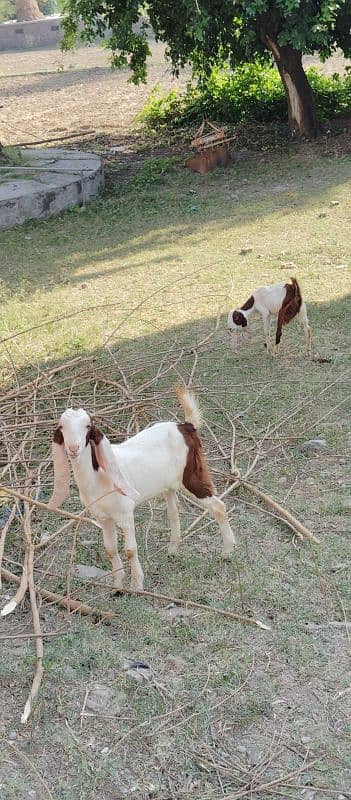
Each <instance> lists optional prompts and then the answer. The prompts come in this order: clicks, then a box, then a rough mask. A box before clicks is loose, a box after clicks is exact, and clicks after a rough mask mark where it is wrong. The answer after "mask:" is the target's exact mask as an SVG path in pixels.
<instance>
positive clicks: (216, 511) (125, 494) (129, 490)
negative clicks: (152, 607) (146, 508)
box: [49, 387, 236, 589]
mask: <svg viewBox="0 0 351 800" xmlns="http://www.w3.org/2000/svg"><path fill="white" fill-rule="evenodd" d="M177 396H178V399H179V401H180V404H181V406H182V408H183V411H184V416H185V422H183V423H179V424H178V423H176V422H157V423H155V424H154V425H152V426H151V427H149V428H145V429H144V430H143V431H141V432H140V433H138V434H136V436H133V437H131V438H130V439H127V440H126V441H124V442H122V444H118V445H117V444H110V442H109V440H108V439H107V437H106V436H104V434H103V433H102V432H101V431H100V430H99V429H98V428H97V427H96V425H95V424H94V422H93V421H92V419H91V417H90V416H89V414H87V412H86V411H84V410H83V409H81V408H80V409H71V408H70V409H67V411H64V413H63V414H62V416H61V418H60V421H59V424H58V427H57V428H56V430H55V433H54V441H53V445H52V452H53V463H54V490H53V494H52V497H51V500H50V503H49V505H50V507H51V508H57V507H58V506H60V505H61V504H62V503H63V502H64V500H66V499H67V497H68V495H69V481H70V465H69V462H70V463H71V466H72V469H73V474H74V478H75V481H76V484H77V486H78V489H79V494H80V499H81V501H82V503H83V505H84V506H85V507H86V508H87V509H88V510H89V511H90V512H91V514H92V515H93V516H94V518H95V519H97V521H98V522H99V523H100V525H101V528H102V533H103V538H104V545H105V548H106V552H107V555H108V557H109V559H110V561H111V564H112V573H113V585H114V587H115V588H116V589H119V588H121V586H122V581H123V577H124V570H123V565H122V561H121V559H120V556H119V554H118V545H117V531H116V528H117V527H118V528H120V529H121V531H122V533H123V536H124V549H125V553H126V556H127V558H128V560H129V562H130V569H131V587H132V588H133V589H142V588H143V579H144V575H143V570H142V567H141V564H140V561H139V558H138V550H137V543H136V538H135V528H134V509H135V507H136V506H137V505H139V504H140V503H143V502H145V501H147V500H150V499H151V498H153V497H156V496H158V495H161V494H162V495H164V497H165V500H166V504H167V516H168V521H169V524H170V528H171V536H170V542H169V553H170V554H175V553H176V552H177V550H178V548H179V545H180V540H181V537H180V520H179V514H178V508H177V495H176V492H177V491H178V490H179V489H183V490H185V491H186V492H187V493H189V494H190V495H191V496H193V497H194V498H195V499H196V500H197V502H198V503H199V504H200V505H201V506H202V507H203V508H204V509H206V510H207V511H208V512H209V513H210V514H211V515H212V516H213V517H214V519H215V520H216V521H217V523H218V526H219V529H220V533H221V537H222V545H223V547H222V555H223V556H224V557H225V556H228V555H229V554H230V553H231V552H232V550H233V547H234V544H235V541H236V540H235V536H234V534H233V531H232V530H231V528H230V525H229V522H228V517H227V513H226V510H225V506H224V503H223V502H222V501H221V500H220V499H219V498H218V497H216V495H215V488H214V485H213V482H212V479H211V476H210V473H209V470H208V467H207V463H206V458H205V454H204V451H203V448H202V444H201V440H200V438H199V435H198V433H197V429H198V428H199V427H200V425H201V414H200V411H199V408H198V405H197V402H196V400H195V398H194V397H193V395H192V394H191V393H190V392H189V391H188V390H187V389H183V388H180V387H178V388H177Z"/></svg>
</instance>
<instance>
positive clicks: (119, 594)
mask: <svg viewBox="0 0 351 800" xmlns="http://www.w3.org/2000/svg"><path fill="white" fill-rule="evenodd" d="M122 595H123V591H122V589H113V591H112V592H111V595H110V596H111V597H122Z"/></svg>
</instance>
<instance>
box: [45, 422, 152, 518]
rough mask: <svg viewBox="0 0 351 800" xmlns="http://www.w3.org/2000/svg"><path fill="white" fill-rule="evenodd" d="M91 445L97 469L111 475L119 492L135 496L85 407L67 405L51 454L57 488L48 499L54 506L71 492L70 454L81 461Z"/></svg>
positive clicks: (107, 441)
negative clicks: (84, 452) (75, 407)
mask: <svg viewBox="0 0 351 800" xmlns="http://www.w3.org/2000/svg"><path fill="white" fill-rule="evenodd" d="M87 447H89V450H90V451H91V462H92V466H93V468H94V470H96V471H98V469H99V467H101V469H102V470H104V472H105V473H106V475H108V477H109V478H110V479H111V481H112V483H113V487H114V489H115V490H116V491H117V492H119V494H123V495H128V496H129V497H131V498H133V499H136V497H137V496H138V494H137V492H136V491H135V490H134V489H133V487H132V486H131V485H130V483H129V481H128V479H127V478H126V477H125V475H124V474H123V470H122V469H121V467H120V466H119V465H118V464H117V460H116V457H115V455H114V452H113V450H112V447H111V444H110V442H109V440H108V438H107V436H105V435H104V434H103V433H102V432H101V431H100V430H99V428H97V427H96V425H94V423H93V421H92V419H91V417H90V416H89V414H87V412H86V411H84V409H83V408H78V409H73V408H68V409H67V410H66V411H64V412H63V414H62V415H61V417H60V420H59V424H58V427H57V428H56V430H55V432H54V439H53V444H52V456H53V463H54V490H53V494H52V497H51V500H50V502H49V505H50V507H51V508H58V507H59V506H60V505H62V503H63V502H64V500H66V499H67V497H68V495H69V481H70V468H69V462H68V459H67V456H68V457H69V459H70V461H71V462H73V463H75V462H78V463H79V461H80V460H81V457H82V453H83V451H85V449H86V448H87Z"/></svg>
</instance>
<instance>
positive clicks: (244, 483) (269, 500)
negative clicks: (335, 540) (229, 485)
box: [240, 479, 320, 544]
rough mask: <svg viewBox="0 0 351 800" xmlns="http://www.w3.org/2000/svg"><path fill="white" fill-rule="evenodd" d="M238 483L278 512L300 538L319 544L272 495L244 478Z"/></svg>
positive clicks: (312, 534)
mask: <svg viewBox="0 0 351 800" xmlns="http://www.w3.org/2000/svg"><path fill="white" fill-rule="evenodd" d="M240 483H241V485H242V486H244V488H245V489H247V490H248V491H249V492H251V494H254V495H255V496H256V497H259V499H260V500H262V501H263V503H265V504H266V505H267V506H268V508H271V509H272V510H273V511H275V512H276V514H278V516H279V517H280V518H281V519H282V520H283V522H285V523H286V525H288V527H289V528H291V529H292V530H293V531H294V533H296V534H297V536H299V538H300V539H309V540H310V541H312V542H315V543H316V544H320V541H319V539H317V537H316V536H315V535H314V533H312V532H311V531H310V530H309V529H308V528H306V527H305V525H302V523H301V522H299V521H298V520H297V519H296V517H293V515H292V514H290V511H287V510H286V509H285V508H283V506H281V505H279V503H277V501H276V500H273V497H271V496H270V495H269V494H266V492H263V491H262V489H258V487H257V486H254V485H253V484H252V483H248V482H247V481H246V480H244V479H241V480H240Z"/></svg>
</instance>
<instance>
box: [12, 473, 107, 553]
mask: <svg viewBox="0 0 351 800" xmlns="http://www.w3.org/2000/svg"><path fill="white" fill-rule="evenodd" d="M0 491H4V492H6V494H8V495H9V496H10V497H17V498H18V499H19V500H23V501H24V502H27V503H29V504H30V505H32V506H36V508H42V509H43V510H44V511H47V512H48V513H50V514H57V515H58V516H59V517H65V518H66V519H72V520H75V521H76V522H87V523H88V524H89V525H93V526H94V528H98V529H99V530H100V525H99V524H98V523H97V522H95V520H94V519H92V518H91V517H85V516H84V515H83V512H82V513H81V514H72V513H71V512H70V511H63V509H61V508H49V507H48V505H47V503H42V502H41V501H40V500H34V498H33V497H29V495H27V494H23V492H17V491H16V490H15V489H10V488H9V487H8V486H5V485H4V484H0ZM84 510H85V509H84ZM43 544H46V542H44V543H41V542H39V544H38V545H36V547H40V546H43Z"/></svg>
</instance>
